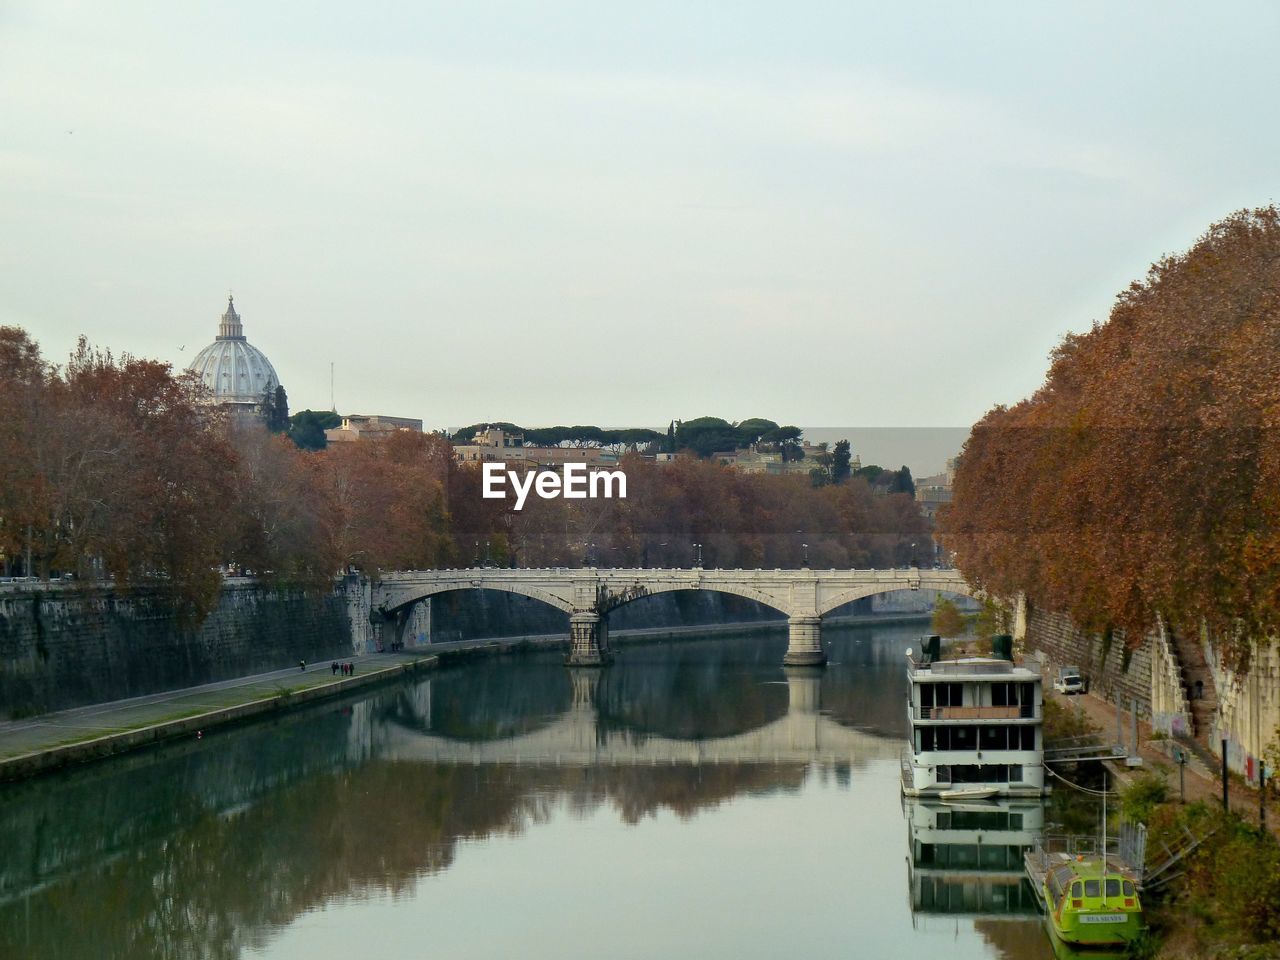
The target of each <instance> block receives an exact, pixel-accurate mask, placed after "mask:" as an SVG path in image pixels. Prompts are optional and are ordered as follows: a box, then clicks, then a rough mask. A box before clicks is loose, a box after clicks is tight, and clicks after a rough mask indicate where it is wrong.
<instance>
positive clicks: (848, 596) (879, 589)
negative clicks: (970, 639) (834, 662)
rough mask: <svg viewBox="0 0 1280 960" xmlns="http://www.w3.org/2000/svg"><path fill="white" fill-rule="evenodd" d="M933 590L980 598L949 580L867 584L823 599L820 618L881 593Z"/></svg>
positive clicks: (819, 606)
mask: <svg viewBox="0 0 1280 960" xmlns="http://www.w3.org/2000/svg"><path fill="white" fill-rule="evenodd" d="M912 589H916V590H933V591H936V592H938V593H949V594H953V595H955V596H959V597H971V598H974V599H977V598H979V593H978V591H976V590H974V589H973V588H971V587H970V586H969V585H968V584H966V583H957V582H955V581H951V580H948V581H947V582H946V583H930V582H928V581H925V580H920V581H911V582H907V581H903V582H902V583H879V584H866V585H863V586H858V587H854V588H853V589H850V590H844V591H841V592H840V593H836V594H833V595H831V596H829V597H826V598H824V599H823V601H822V602H821V603H820V604H819V605H818V616H820V617H825V616H826V615H827V614H828V613H830V612H831V611H832V610H835V609H836V608H838V607H843V606H844V605H845V604H846V603H853V602H854V601H855V600H862V599H865V598H866V597H874V596H875V595H876V594H880V593H897V592H898V591H900V590H912Z"/></svg>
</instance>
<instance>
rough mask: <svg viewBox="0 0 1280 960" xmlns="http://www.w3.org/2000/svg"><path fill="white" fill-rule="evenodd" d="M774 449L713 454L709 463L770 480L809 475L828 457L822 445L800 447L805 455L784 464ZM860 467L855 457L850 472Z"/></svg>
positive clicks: (755, 447)
mask: <svg viewBox="0 0 1280 960" xmlns="http://www.w3.org/2000/svg"><path fill="white" fill-rule="evenodd" d="M774 447H775V445H773V444H768V445H766V446H765V448H764V449H763V450H762V449H760V446H759V445H758V444H752V445H751V446H749V447H745V448H743V449H740V450H725V451H722V452H718V453H713V454H712V455H711V459H712V460H714V461H716V462H717V463H721V464H724V465H725V466H726V467H733V469H735V470H739V471H741V472H742V473H757V474H758V473H763V474H767V475H770V476H782V475H785V474H792V473H794V474H802V475H804V476H808V475H809V471H810V470H812V469H813V468H814V467H816V466H819V460H818V457H819V456H821V455H822V454H825V453H830V452H831V451H829V450H828V449H827V447H826V446H825V445H824V444H819V445H818V446H811V445H810V444H807V443H806V444H802V445H801V446H800V451H801V452H802V453H803V454H804V456H803V457H801V458H800V459H798V460H785V461H784V460H783V459H782V453H781V451H779V450H777V449H774ZM861 466H862V461H861V459H859V458H858V457H854V458H853V459H852V461H851V462H850V464H849V468H850V469H851V470H857V469H859V468H860V467H861Z"/></svg>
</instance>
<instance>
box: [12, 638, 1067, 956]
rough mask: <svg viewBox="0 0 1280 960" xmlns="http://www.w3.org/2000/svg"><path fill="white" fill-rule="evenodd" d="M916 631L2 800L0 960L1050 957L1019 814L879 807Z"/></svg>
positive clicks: (248, 729) (322, 719) (333, 720)
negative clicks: (1027, 880)
mask: <svg viewBox="0 0 1280 960" xmlns="http://www.w3.org/2000/svg"><path fill="white" fill-rule="evenodd" d="M919 631H920V627H919V626H914V627H913V626H910V625H884V626H865V625H864V626H857V627H847V628H832V627H828V629H827V632H826V638H827V639H828V640H829V641H830V642H831V650H830V653H831V664H830V666H829V667H828V668H827V669H826V670H825V671H821V672H803V671H802V672H794V671H790V672H784V670H783V668H782V667H781V666H780V664H781V662H782V655H783V652H784V651H785V649H786V638H785V635H784V634H783V633H782V632H781V631H780V632H778V633H777V634H772V633H770V634H751V635H742V636H734V637H727V636H715V637H705V638H698V639H690V640H686V641H681V642H679V643H674V644H665V645H659V644H653V645H638V646H629V647H625V648H623V650H622V652H621V655H620V656H619V658H618V660H617V662H616V663H615V664H614V665H612V666H611V667H609V668H607V669H605V670H603V671H569V670H568V669H566V668H565V667H564V666H563V665H562V663H561V657H560V655H558V654H529V655H523V656H518V657H504V658H501V659H492V660H483V661H476V662H472V663H468V664H461V665H458V666H454V667H450V668H448V669H444V670H441V671H438V672H436V673H433V674H430V675H429V678H428V679H421V680H418V681H416V682H414V683H406V684H404V685H402V686H391V687H382V688H380V689H376V690H374V691H372V692H369V693H366V694H364V695H361V696H359V697H355V698H352V699H349V700H345V701H337V702H331V703H328V704H325V705H321V706H317V707H313V708H311V709H308V710H305V711H300V712H297V713H293V714H289V715H287V716H284V717H281V718H279V719H277V720H274V721H269V722H263V723H258V724H253V725H248V726H243V727H239V728H234V729H228V730H225V731H220V732H212V733H210V734H209V735H207V736H205V737H204V738H203V739H202V740H198V741H197V740H194V739H193V740H190V741H186V742H182V743H176V744H171V745H169V746H167V747H164V748H162V749H157V750H152V751H148V752H144V753H138V754H133V755H130V756H126V757H121V758H117V759H115V760H111V761H104V762H102V763H98V764H94V765H92V766H88V767H85V768H83V769H80V770H77V771H74V772H71V773H67V774H64V775H59V776H54V777H48V778H44V779H40V780H36V781H32V782H28V783H25V784H18V785H13V786H9V787H6V788H4V789H2V790H0V839H2V840H3V847H2V851H3V856H2V859H0V957H6V958H8V957H15V958H17V957H21V958H29V960H46V958H50V960H51V958H58V960H65V958H80V957H85V958H98V960H101V958H128V960H150V958H161V957H163V958H216V960H224V958H225V960H232V958H237V960H238V958H243V960H250V958H262V960H285V958H308V960H316V958H349V957H389V958H390V957H396V958H398V957H429V956H440V957H453V958H512V957H521V958H556V960H569V958H579V957H581V958H600V957H607V958H618V960H623V958H649V957H664V958H670V957H696V958H702V960H720V958H724V960H730V958H733V960H742V958H755V957H760V958H765V957H769V958H776V957H780V956H793V955H794V956H803V957H823V958H825V957H867V958H882V957H883V958H897V957H903V958H908V957H910V958H915V957H927V956H942V955H945V956H946V957H948V958H949V960H966V958H997V957H1001V958H1017V960H1040V958H1049V957H1052V956H1053V953H1052V950H1051V949H1050V947H1049V944H1048V942H1047V940H1046V939H1045V936H1044V933H1043V930H1042V928H1041V925H1040V922H1039V920H1038V919H1037V917H1036V915H1035V911H1034V906H1033V904H1032V902H1031V899H1030V894H1029V890H1028V889H1027V887H1026V885H1025V884H1023V883H1022V882H1021V881H1020V880H1019V876H1018V875H1019V873H1020V870H1021V862H1020V846H1021V845H1022V844H1024V843H1028V842H1030V839H1029V838H1030V837H1032V836H1034V834H1035V833H1036V831H1038V830H1039V829H1040V828H1041V825H1042V822H1043V810H1042V808H1041V807H1040V806H1039V805H1038V804H1033V805H1023V806H1021V807H1014V808H1008V807H1005V808H997V809H995V810H982V809H978V810H973V811H966V810H964V809H948V808H945V807H942V806H939V805H932V806H931V805H928V804H921V803H905V802H904V801H903V799H902V798H901V795H900V791H899V781H898V776H899V773H898V771H899V765H898V759H897V758H898V753H899V750H900V748H901V744H902V741H903V738H904V736H905V734H906V729H907V723H906V711H905V706H904V698H905V695H906V679H905V673H904V657H903V655H904V652H905V650H906V648H907V647H908V646H910V645H911V644H912V643H913V642H914V638H915V636H916V635H917V634H918V633H919Z"/></svg>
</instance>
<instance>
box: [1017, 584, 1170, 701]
mask: <svg viewBox="0 0 1280 960" xmlns="http://www.w3.org/2000/svg"><path fill="white" fill-rule="evenodd" d="M1026 647H1027V649H1028V650H1034V651H1039V652H1040V653H1042V654H1044V656H1045V657H1046V658H1047V660H1048V661H1049V667H1050V675H1049V678H1048V679H1049V680H1050V681H1051V680H1052V679H1053V678H1055V677H1056V676H1057V672H1058V668H1059V667H1062V666H1069V665H1074V666H1078V667H1079V668H1080V670H1081V671H1082V672H1083V673H1084V675H1085V676H1086V677H1088V678H1089V691H1090V692H1091V693H1096V694H1098V695H1099V696H1101V697H1104V698H1105V699H1107V700H1110V701H1111V702H1112V703H1115V702H1116V701H1117V699H1119V701H1120V703H1121V704H1122V705H1123V706H1124V707H1125V709H1128V707H1129V703H1130V701H1131V700H1137V701H1138V712H1139V714H1140V715H1142V716H1145V717H1150V716H1151V660H1152V647H1151V643H1150V640H1146V641H1144V642H1143V644H1142V646H1140V647H1139V648H1138V649H1136V650H1134V651H1133V652H1132V653H1130V654H1129V656H1128V658H1127V662H1126V658H1125V649H1124V636H1123V634H1120V633H1117V634H1115V636H1114V637H1113V638H1112V639H1111V642H1110V643H1107V642H1105V641H1104V639H1103V637H1102V636H1101V635H1100V634H1096V633H1093V634H1091V633H1086V632H1085V631H1083V630H1080V629H1079V628H1078V627H1076V625H1075V624H1074V623H1072V622H1071V619H1070V618H1069V617H1066V616H1064V615H1063V614H1060V613H1054V612H1052V611H1048V610H1039V609H1036V608H1035V607H1032V608H1031V609H1030V610H1028V612H1027V637H1026Z"/></svg>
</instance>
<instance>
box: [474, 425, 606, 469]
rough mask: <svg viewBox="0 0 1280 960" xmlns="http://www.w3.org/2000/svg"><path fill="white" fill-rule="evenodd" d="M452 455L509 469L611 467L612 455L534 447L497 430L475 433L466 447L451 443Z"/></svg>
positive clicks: (581, 449)
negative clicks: (578, 465) (580, 465)
mask: <svg viewBox="0 0 1280 960" xmlns="http://www.w3.org/2000/svg"><path fill="white" fill-rule="evenodd" d="M453 455H454V457H455V458H456V459H457V461H458V462H459V463H483V462H485V461H496V462H502V463H509V464H511V465H513V466H515V465H520V464H523V465H525V466H530V467H551V466H560V465H561V464H565V463H589V464H602V465H603V464H613V463H617V462H618V457H617V455H616V454H614V453H611V452H610V451H608V450H602V449H601V448H600V447H536V446H531V445H528V444H526V443H525V442H524V434H522V433H507V432H506V431H504V430H502V429H500V428H498V427H486V428H485V429H484V430H478V431H476V434H475V436H474V437H472V439H471V442H470V443H455V444H454V445H453Z"/></svg>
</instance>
